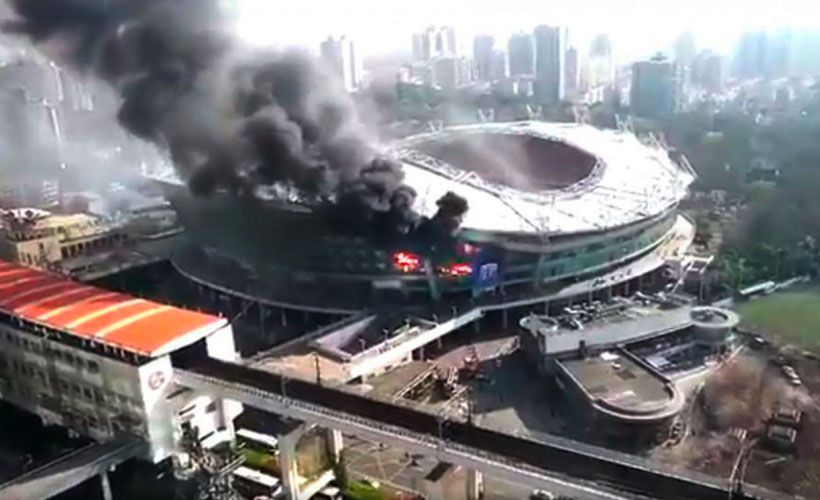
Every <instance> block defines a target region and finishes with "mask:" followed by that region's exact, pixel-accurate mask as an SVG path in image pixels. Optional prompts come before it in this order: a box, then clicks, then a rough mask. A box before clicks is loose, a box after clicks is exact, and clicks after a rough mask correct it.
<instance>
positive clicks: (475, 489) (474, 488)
mask: <svg viewBox="0 0 820 500" xmlns="http://www.w3.org/2000/svg"><path fill="white" fill-rule="evenodd" d="M483 497H484V475H483V474H482V473H481V472H479V471H477V470H475V469H467V500H480V499H481V498H483Z"/></svg>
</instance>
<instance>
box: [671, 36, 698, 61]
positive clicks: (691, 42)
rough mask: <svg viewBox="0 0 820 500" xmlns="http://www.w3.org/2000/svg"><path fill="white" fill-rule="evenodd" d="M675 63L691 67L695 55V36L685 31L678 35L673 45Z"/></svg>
mask: <svg viewBox="0 0 820 500" xmlns="http://www.w3.org/2000/svg"><path fill="white" fill-rule="evenodd" d="M674 54H675V62H676V63H677V64H679V65H682V66H691V65H692V63H693V62H694V60H695V56H696V55H697V46H696V45H695V34H694V33H692V32H691V31H685V32H683V33H681V34H680V35H678V37H677V38H676V39H675V45H674Z"/></svg>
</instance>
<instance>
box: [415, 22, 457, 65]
mask: <svg viewBox="0 0 820 500" xmlns="http://www.w3.org/2000/svg"><path fill="white" fill-rule="evenodd" d="M455 54H456V32H455V30H454V29H453V28H452V27H451V26H442V27H440V28H436V27H435V26H428V27H427V29H425V30H424V31H422V32H421V33H413V59H414V60H416V61H429V60H430V59H433V58H434V57H438V56H445V55H455Z"/></svg>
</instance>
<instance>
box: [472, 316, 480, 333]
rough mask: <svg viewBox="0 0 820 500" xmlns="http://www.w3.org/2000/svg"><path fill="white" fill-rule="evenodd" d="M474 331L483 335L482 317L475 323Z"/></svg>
mask: <svg viewBox="0 0 820 500" xmlns="http://www.w3.org/2000/svg"><path fill="white" fill-rule="evenodd" d="M473 329H474V330H475V332H476V333H481V318H480V317H479V318H476V319H475V321H473Z"/></svg>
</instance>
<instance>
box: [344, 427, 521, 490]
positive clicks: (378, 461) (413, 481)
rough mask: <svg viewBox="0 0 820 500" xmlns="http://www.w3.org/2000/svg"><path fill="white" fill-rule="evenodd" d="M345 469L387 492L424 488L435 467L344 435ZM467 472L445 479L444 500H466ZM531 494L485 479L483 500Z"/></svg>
mask: <svg viewBox="0 0 820 500" xmlns="http://www.w3.org/2000/svg"><path fill="white" fill-rule="evenodd" d="M345 450H346V452H345V453H347V455H346V457H347V458H346V460H347V464H348V470H349V472H350V474H351V475H352V476H353V477H356V478H359V477H362V478H367V479H370V480H374V481H378V482H379V484H381V485H382V486H385V487H387V488H388V489H393V490H401V491H418V490H421V489H422V488H423V486H422V483H423V478H424V477H425V476H426V475H427V474H428V473H429V472H430V471H431V470H432V469H433V467H435V466H436V461H435V460H434V459H430V458H425V457H419V456H415V457H411V456H408V455H407V454H405V453H404V452H403V451H401V450H399V449H396V448H389V447H383V446H379V445H378V444H376V443H371V442H369V441H363V440H360V439H357V438H354V437H350V436H345ZM465 480H466V473H465V471H464V470H457V471H455V472H454V473H453V474H452V475H450V476H448V477H447V478H446V479H445V484H446V490H445V491H446V492H447V498H448V500H449V499H452V500H460V499H463V498H465V493H466V485H465ZM531 492H532V491H531V490H530V489H529V488H528V487H525V486H521V485H518V484H513V483H508V482H506V481H501V480H499V479H496V478H492V477H487V476H485V477H484V498H485V499H486V500H523V499H526V498H527V497H528V496H529V494H530V493H531Z"/></svg>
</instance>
